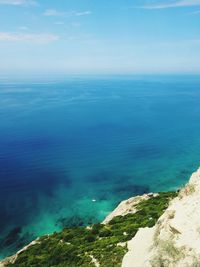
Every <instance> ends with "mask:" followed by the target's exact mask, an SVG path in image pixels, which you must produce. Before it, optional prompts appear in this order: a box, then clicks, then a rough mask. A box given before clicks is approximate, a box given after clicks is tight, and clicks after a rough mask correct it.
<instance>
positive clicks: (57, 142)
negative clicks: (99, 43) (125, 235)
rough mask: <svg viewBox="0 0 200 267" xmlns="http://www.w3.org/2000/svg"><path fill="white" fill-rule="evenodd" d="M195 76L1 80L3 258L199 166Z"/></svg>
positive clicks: (199, 84)
mask: <svg viewBox="0 0 200 267" xmlns="http://www.w3.org/2000/svg"><path fill="white" fill-rule="evenodd" d="M199 118H200V77H198V76H184V77H183V76H158V77H155V76H154V77H153V76H152V77H150V76H148V77H123V76H121V77H101V78H100V77H99V78H98V77H90V78H86V77H85V78H84V77H79V78H73V79H72V78H71V79H69V78H68V79H57V80H55V81H53V82H44V81H42V82H41V81H37V82H33V81H23V82H21V81H18V82H10V81H8V80H1V83H0V257H1V258H3V257H5V256H7V255H10V254H11V253H13V252H15V251H16V250H18V249H20V248H21V247H22V246H24V244H26V243H28V242H30V241H31V240H32V239H34V238H35V237H37V236H40V235H42V234H45V233H51V232H53V231H55V230H56V231H58V230H60V229H62V228H63V227H64V226H68V225H86V224H89V223H93V222H97V221H101V220H103V218H104V217H105V216H106V215H107V214H108V213H109V212H110V211H111V210H112V209H113V208H114V207H115V205H116V204H117V203H119V202H120V201H121V200H123V199H125V198H128V197H130V196H133V195H138V194H142V193H144V192H150V191H160V190H172V189H176V188H177V187H179V186H181V185H183V184H184V183H185V182H186V181H187V179H188V178H189V176H190V175H191V173H192V172H193V171H194V170H195V169H196V168H197V167H198V166H199V165H200V164H199V163H200V123H199Z"/></svg>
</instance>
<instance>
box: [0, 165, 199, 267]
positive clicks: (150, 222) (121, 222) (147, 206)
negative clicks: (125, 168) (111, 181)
mask: <svg viewBox="0 0 200 267" xmlns="http://www.w3.org/2000/svg"><path fill="white" fill-rule="evenodd" d="M172 198H173V200H170V199H172ZM160 215H161V216H160ZM138 218H139V219H138ZM124 229H127V230H126V231H125V230H124ZM129 230H130V231H129ZM67 231H69V230H67ZM85 231H89V233H88V232H84V233H83V235H86V239H87V238H88V235H90V238H91V242H92V243H90V248H91V253H90V250H85V252H84V253H85V254H84V257H85V256H89V257H88V258H87V260H86V259H85V258H84V259H82V262H83V264H82V265H79V266H88V267H89V266H99V267H100V266H105V267H107V266H111V265H110V262H109V263H108V265H106V261H105V259H103V257H104V256H105V258H106V255H107V256H108V255H109V251H108V247H109V246H110V247H112V248H113V252H112V256H113V255H114V256H115V249H119V251H118V253H119V254H120V253H121V256H120V257H119V258H118V261H119V260H120V259H122V263H121V262H118V263H116V265H113V266H122V267H133V266H134V267H161V266H162V267H182V266H186V267H190V266H191V267H193V266H200V246H199V244H200V169H199V170H198V171H197V172H195V173H193V174H192V176H191V178H190V180H189V182H188V184H186V186H185V187H184V188H182V189H180V191H179V192H178V194H177V193H155V194H154V193H149V194H144V195H142V196H137V197H132V198H130V199H128V200H125V201H122V202H121V203H120V204H119V205H118V207H117V208H116V209H115V210H114V211H113V212H112V213H110V214H109V215H108V216H107V217H106V218H105V220H104V221H103V222H102V224H98V225H96V226H91V227H88V228H86V230H85ZM120 231H121V232H120ZM134 231H135V232H134ZM91 233H92V234H93V239H92V235H91ZM131 237H132V238H131ZM56 238H57V237H56ZM74 238H75V239H76V238H77V237H74ZM74 238H72V239H69V240H68V242H66V244H70V245H71V243H73V240H75V239H74ZM117 238H118V239H117ZM115 239H116V240H117V241H116V240H115ZM43 240H45V242H46V243H47V242H52V240H51V235H49V236H46V237H45V238H42V239H40V238H39V239H37V240H36V241H33V242H32V243H31V244H30V245H28V246H27V247H25V248H24V249H22V250H21V251H19V252H18V253H17V254H16V255H14V256H12V257H9V258H7V259H5V260H3V261H2V262H1V263H0V267H4V266H26V265H19V264H18V263H17V261H18V260H19V259H20V260H21V259H22V258H23V259H24V261H26V260H30V257H29V251H31V248H32V247H35V246H36V245H38V246H39V245H40V244H41V243H42V242H43ZM58 240H60V242H62V243H64V242H65V241H66V240H65V236H64V238H63V236H62V238H61V237H60V239H58ZM84 240H85V239H84ZM81 242H83V239H81ZM84 242H85V241H84ZM84 242H83V245H82V246H83V247H84V246H86V247H87V246H88V242H90V240H87V242H86V243H84ZM103 242H104V243H103ZM109 242H110V245H109ZM91 244H92V245H91ZM103 244H104V245H103ZM99 246H102V251H103V252H102V255H103V256H102V257H101V255H100V254H101V252H99V250H98V249H99ZM103 246H105V247H106V250H105V251H104V249H105V247H103ZM38 248H39V247H38ZM79 249H80V248H79ZM38 251H39V250H38ZM80 253H83V251H82V250H79V254H80ZM103 253H104V254H105V255H104V254H103ZM25 255H26V257H25ZM38 255H39V254H38ZM80 255H82V254H80ZM39 256H40V255H39ZM89 259H90V260H89ZM114 260H115V257H113V261H114ZM80 262H81V261H80ZM86 262H88V263H87V264H88V265H85V264H86ZM22 263H23V262H22ZM111 263H112V261H111ZM79 264H80V263H79ZM27 266H28V265H27ZM30 266H32V265H30ZM38 266H42V265H40V264H39V265H38ZM45 266H48V265H45ZM49 266H58V265H56V264H55V265H49ZM63 266H70V265H69V264H68V263H67V262H66V265H63ZM73 266H76V265H73ZM77 266H78V265H77Z"/></svg>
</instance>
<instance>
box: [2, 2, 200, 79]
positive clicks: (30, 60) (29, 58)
mask: <svg viewBox="0 0 200 267" xmlns="http://www.w3.org/2000/svg"><path fill="white" fill-rule="evenodd" d="M0 72H1V73H3V74H4V73H5V74H7V73H14V72H19V73H20V72H21V73H23V72H30V73H43V72H44V73H66V74H71V73H72V74H82V73H83V74H90V73H95V74H96V73H101V74H105V73H111V74H114V73H117V74H118V73H119V74H124V73H200V0H168V1H166V0H163V1H162V0H161V1H158V0H146V1H145V0H135V1H134V0H125V1H124V0H123V1H122V0H109V1H108V0H101V1H100V0H73V1H72V0H71V1H70V0H56V1H55V0H0Z"/></svg>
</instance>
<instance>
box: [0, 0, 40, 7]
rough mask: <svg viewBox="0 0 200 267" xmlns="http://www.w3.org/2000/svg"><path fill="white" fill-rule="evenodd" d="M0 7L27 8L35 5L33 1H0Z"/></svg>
mask: <svg viewBox="0 0 200 267" xmlns="http://www.w3.org/2000/svg"><path fill="white" fill-rule="evenodd" d="M0 5H13V6H29V5H37V2H36V1H34V0H0Z"/></svg>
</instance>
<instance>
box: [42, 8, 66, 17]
mask: <svg viewBox="0 0 200 267" xmlns="http://www.w3.org/2000/svg"><path fill="white" fill-rule="evenodd" d="M43 15H44V16H47V17H59V16H65V15H66V13H65V12H60V11H57V10H55V9H47V10H45V12H44V13H43Z"/></svg>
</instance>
